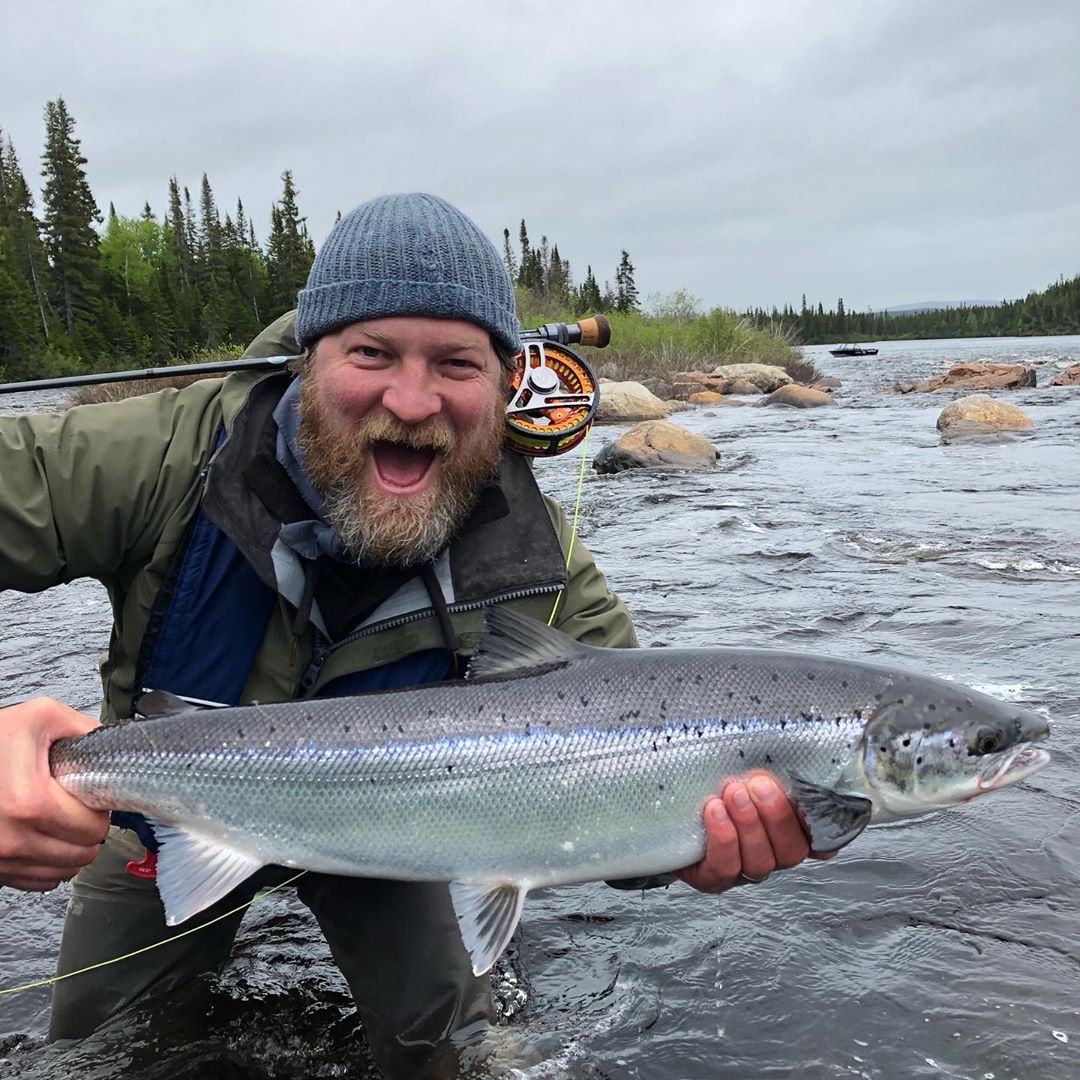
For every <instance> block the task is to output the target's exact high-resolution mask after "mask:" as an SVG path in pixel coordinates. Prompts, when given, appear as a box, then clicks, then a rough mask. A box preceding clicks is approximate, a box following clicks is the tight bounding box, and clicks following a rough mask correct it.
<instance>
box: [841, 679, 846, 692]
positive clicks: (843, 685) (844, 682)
mask: <svg viewBox="0 0 1080 1080" xmlns="http://www.w3.org/2000/svg"><path fill="white" fill-rule="evenodd" d="M840 685H841V686H842V687H843V688H844V689H845V690H846V689H847V679H841V680H840Z"/></svg>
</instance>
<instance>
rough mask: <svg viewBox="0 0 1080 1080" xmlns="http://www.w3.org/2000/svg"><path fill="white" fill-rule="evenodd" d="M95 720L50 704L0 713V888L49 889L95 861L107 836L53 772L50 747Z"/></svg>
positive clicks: (100, 818) (104, 823)
mask: <svg viewBox="0 0 1080 1080" xmlns="http://www.w3.org/2000/svg"><path fill="white" fill-rule="evenodd" d="M97 726H98V724H97V721H95V720H92V719H91V718H90V717H88V716H83V715H82V714H81V713H78V712H76V711H75V710H74V709H70V708H68V706H66V705H63V704H61V703H60V702H58V701H53V700H52V699H49V698H38V699H35V700H34V701H28V702H24V703H23V704H22V705H14V706H11V707H10V708H7V709H0V884H7V885H12V886H14V887H15V888H22V889H28V890H33V891H39V892H40V891H47V890H48V889H53V888H55V887H56V886H57V885H58V884H59V883H60V882H61V881H66V880H67V879H68V878H70V877H73V876H74V875H75V874H76V873H78V871H79V870H80V869H81V868H82V867H83V866H86V865H87V864H88V863H89V862H91V861H92V860H93V859H94V857H95V855H96V854H97V851H98V847H99V845H100V844H101V842H102V841H103V840H104V839H105V837H106V835H107V834H108V831H109V817H108V814H107V813H106V812H104V811H100V810H91V809H89V808H88V807H87V806H85V805H84V804H83V803H81V802H80V801H79V800H78V799H76V798H75V797H74V796H73V795H71V794H69V793H68V792H67V791H65V790H64V789H63V788H62V787H61V786H60V785H59V784H58V783H56V781H55V780H53V778H52V774H51V773H50V771H49V747H50V746H51V745H52V743H53V742H55V741H56V740H57V739H58V738H63V737H64V736H71V735H81V734H84V733H85V732H87V731H90V730H92V729H93V728H95V727H97Z"/></svg>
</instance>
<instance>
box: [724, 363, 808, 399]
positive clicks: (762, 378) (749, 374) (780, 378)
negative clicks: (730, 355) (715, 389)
mask: <svg viewBox="0 0 1080 1080" xmlns="http://www.w3.org/2000/svg"><path fill="white" fill-rule="evenodd" d="M713 376H714V377H716V376H720V377H722V378H725V379H732V380H735V379H740V380H745V381H746V382H748V383H753V385H754V386H756V387H757V388H758V390H760V391H761V392H762V393H763V394H771V393H772V392H773V391H774V390H777V389H779V388H780V387H781V386H787V385H788V383H793V382H794V381H795V380H794V379H793V378H792V377H791V376H790V375H789V374H788V373H787V372H786V371H785V370H784V369H783V368H781V367H774V366H773V365H772V364H722V365H721V366H720V367H718V368H714V369H713ZM729 393H730V391H729Z"/></svg>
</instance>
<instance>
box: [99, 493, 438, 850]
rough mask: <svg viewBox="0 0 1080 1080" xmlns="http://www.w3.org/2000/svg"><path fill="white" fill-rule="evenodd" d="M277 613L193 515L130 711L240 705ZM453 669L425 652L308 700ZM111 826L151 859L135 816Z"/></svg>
mask: <svg viewBox="0 0 1080 1080" xmlns="http://www.w3.org/2000/svg"><path fill="white" fill-rule="evenodd" d="M276 606H277V594H276V593H275V592H274V591H273V590H272V589H270V588H269V587H268V586H267V585H266V584H264V583H263V581H262V580H261V579H260V578H259V576H258V575H257V574H256V573H255V571H254V570H253V569H252V567H251V564H250V563H249V562H248V561H247V559H245V558H244V556H243V555H242V554H241V553H240V551H239V549H238V548H237V547H236V545H235V544H234V543H233V542H232V541H231V540H230V539H229V538H228V537H227V536H226V535H225V533H224V532H222V530H221V529H220V528H218V526H217V525H216V524H215V523H214V522H213V521H211V520H210V519H209V518H208V517H206V515H205V514H203V513H202V511H201V510H200V511H199V512H198V513H197V514H196V517H195V520H194V523H193V525H192V527H191V528H190V530H189V533H188V539H187V543H186V544H185V546H184V548H183V550H182V552H181V553H180V554H179V555H178V556H177V558H176V559H175V560H174V562H173V566H172V567H171V569H170V571H169V574H168V576H167V578H166V581H165V583H164V584H163V585H162V588H161V591H160V592H159V593H158V596H157V598H156V599H155V601H154V608H153V611H152V612H151V616H150V620H149V622H148V623H147V628H146V633H145V635H144V636H143V641H142V646H141V648H140V652H139V665H138V673H137V676H136V693H135V696H134V697H135V703H136V705H137V704H138V698H139V695H140V694H142V693H144V692H145V691H147V690H166V691H168V692H169V693H172V694H176V695H177V696H179V697H186V698H195V699H197V700H200V701H212V702H216V703H219V704H223V705H238V704H240V703H241V701H240V699H241V696H242V695H243V692H244V686H245V685H246V684H247V680H248V675H249V674H250V672H251V666H252V664H253V663H254V661H255V655H256V653H257V652H258V651H259V645H260V644H261V642H262V639H263V635H264V634H265V632H266V624H267V621H268V620H269V618H270V616H271V615H272V614H273V612H274V609H275V608H276ZM316 632H317V631H316ZM452 666H453V656H452V654H451V652H450V650H449V649H425V650H423V651H421V652H416V653H413V654H412V655H410V656H404V657H402V658H401V659H399V660H397V661H395V662H393V663H391V664H385V665H383V666H382V667H376V668H371V669H368V670H366V671H357V672H354V673H352V674H348V675H343V676H340V677H339V678H337V679H334V680H333V681H332V682H329V683H327V684H326V685H325V686H323V687H322V688H321V689H320V690H319V691H318V692H317V693H316V694H315V695H314V696H315V697H345V696H348V695H353V694H362V693H366V692H369V691H372V690H389V689H395V688H397V687H401V686H417V685H419V684H420V683H425V682H436V681H438V680H440V679H445V678H446V677H447V676H448V675H449V674H450V671H451V669H452ZM112 821H113V824H114V825H117V826H119V827H121V828H127V829H134V831H135V832H136V833H137V834H138V836H139V839H140V840H141V841H142V842H143V845H144V846H145V847H146V848H147V850H148V851H150V852H152V853H154V852H156V851H157V849H158V845H157V842H156V840H155V839H154V835H153V832H152V830H151V829H150V828H149V826H148V825H147V823H146V821H145V820H144V819H143V817H142V815H141V814H131V813H125V812H119V811H114V812H113V815H112Z"/></svg>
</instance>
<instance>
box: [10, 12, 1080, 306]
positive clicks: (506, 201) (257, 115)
mask: <svg viewBox="0 0 1080 1080" xmlns="http://www.w3.org/2000/svg"><path fill="white" fill-rule="evenodd" d="M0 39H2V42H3V44H2V48H0V129H2V130H3V132H4V133H5V135H6V136H8V137H10V138H11V139H12V141H13V142H14V144H15V148H16V151H17V153H18V154H19V158H20V160H21V162H22V164H23V167H24V169H25V171H26V173H27V176H28V179H30V181H31V183H32V184H34V185H35V186H36V187H37V188H38V190H40V177H39V176H38V174H37V169H38V164H39V160H40V154H41V148H42V139H43V128H44V125H43V120H42V112H43V108H44V105H45V102H46V101H47V100H49V99H51V98H55V97H57V96H63V97H64V98H65V99H66V101H67V104H68V107H69V109H70V111H71V113H72V115H73V116H74V118H75V121H76V132H77V135H78V137H79V138H80V139H81V142H82V150H83V153H84V155H85V156H86V158H87V159H88V162H89V164H88V166H87V172H88V175H89V179H90V184H91V187H92V188H93V191H94V194H95V196H96V198H97V200H98V203H99V204H100V206H101V207H102V209H105V208H107V207H108V204H109V202H110V201H111V202H113V203H114V204H115V206H116V209H117V212H118V213H121V214H129V215H136V214H138V213H139V212H140V210H141V209H142V206H143V203H144V201H145V200H147V199H149V201H150V204H151V206H152V207H153V208H154V210H155V211H156V212H157V213H158V215H159V216H160V214H161V213H162V211H163V209H164V205H165V194H166V189H167V183H168V179H169V177H170V176H173V175H175V176H176V177H177V178H178V179H179V180H180V182H181V183H182V184H186V185H187V186H188V187H189V188H191V190H192V194H193V196H195V197H197V194H198V187H199V182H200V178H201V176H202V173H203V172H206V173H208V174H209V177H210V182H211V184H212V186H213V189H214V192H215V194H216V196H217V199H218V204H219V206H220V207H221V208H222V209H223V210H225V209H231V208H233V207H234V206H235V202H236V198H237V196H239V197H241V198H242V199H243V201H244V205H245V208H246V209H247V210H248V212H249V214H250V215H251V216H252V218H253V219H254V222H255V226H256V231H257V232H258V234H259V236H260V238H264V237H265V235H266V233H267V231H268V229H269V213H270V205H271V203H272V201H273V200H275V199H276V198H277V197H278V196H279V194H280V189H281V181H280V175H281V172H282V170H283V169H286V168H289V169H292V170H293V174H294V177H295V181H296V184H297V186H298V187H299V190H300V208H301V211H302V212H303V213H305V214H306V215H307V218H308V225H309V228H310V230H311V233H312V236H313V237H314V239H315V241H316V243H317V244H318V243H319V242H320V241H321V240H322V238H323V237H324V236H325V235H326V232H327V230H328V229H329V228H330V226H331V224H332V223H333V220H334V216H335V214H336V212H337V211H338V210H339V209H340V210H347V209H349V208H350V207H351V206H354V205H356V204H357V203H359V202H362V201H363V200H365V199H367V198H370V197H371V196H373V195H377V194H381V193H384V192H389V191H410V190H426V191H431V192H434V193H436V194H439V195H442V196H444V197H446V198H448V199H450V201H452V202H454V203H455V204H456V205H458V206H459V207H461V208H462V209H463V210H465V211H466V213H468V214H469V215H470V216H472V217H473V218H474V219H475V220H476V221H477V222H478V223H479V224H480V225H481V227H482V228H484V229H485V230H486V231H487V232H488V234H489V235H490V236H491V237H492V238H493V239H494V240H496V242H499V241H500V238H501V234H502V230H503V228H504V226H509V227H510V230H511V233H512V234H513V236H514V237H515V239H516V235H517V228H518V223H519V221H520V220H521V218H522V217H524V218H525V220H526V222H527V225H528V228H529V232H530V236H531V238H532V239H533V240H534V242H537V243H538V242H539V240H540V236H541V234H546V235H547V236H548V237H550V238H551V239H552V240H554V241H556V242H557V243H558V245H559V249H560V251H561V253H562V255H563V256H564V257H566V258H568V259H569V260H570V263H571V268H572V271H573V274H574V277H575V280H578V281H580V279H581V277H582V276H583V275H584V272H585V267H586V264H587V263H591V264H592V266H593V270H594V272H595V273H596V275H597V277H598V278H599V279H600V280H601V282H602V281H603V280H604V279H605V278H607V279H612V278H613V277H614V268H615V266H616V264H617V262H618V259H619V252H620V250H621V249H622V248H626V249H627V250H628V251H629V252H630V256H631V259H632V261H633V263H634V265H635V267H636V269H637V274H636V277H637V284H638V288H639V290H640V292H641V294H642V297H645V296H647V295H648V294H650V293H654V292H661V293H666V292H670V291H672V290H674V289H678V288H684V289H687V290H689V291H690V292H691V293H693V294H695V295H696V296H698V297H700V298H701V299H702V300H703V302H704V304H705V305H706V306H711V305H713V304H722V305H724V306H729V307H734V308H738V309H742V308H744V307H747V306H750V305H762V306H770V305H772V304H774V303H775V304H778V305H782V304H783V303H784V302H785V301H787V302H790V303H792V304H794V305H796V306H797V305H798V303H799V299H800V295H801V294H802V293H804V292H805V293H806V294H807V297H808V298H809V299H810V300H811V302H813V301H816V300H818V299H820V300H822V301H824V303H825V305H826V307H829V306H831V305H833V304H835V302H836V298H837V297H838V296H843V297H844V300H845V303H846V304H847V306H848V307H849V308H858V309H863V308H866V307H875V308H876V307H880V306H884V305H887V304H901V303H905V302H910V301H921V300H963V299H1000V298H1003V297H1010V298H1011V297H1015V296H1022V295H1024V294H1025V293H1027V292H1028V291H1030V290H1032V289H1037V288H1042V287H1044V286H1045V285H1047V284H1048V283H1049V282H1051V281H1053V280H1055V279H1056V278H1057V277H1058V276H1059V275H1061V274H1065V275H1066V276H1072V275H1074V274H1077V273H1080V108H1078V106H1080V4H1077V3H1075V2H1074V0H1008V2H1000V0H890V2H884V0H878V2H875V0H723V2H720V0H713V2H708V0H693V2H687V0H665V2H663V3H657V2H656V0H597V2H593V0H573V2H569V0H545V2H540V0H515V2H513V3H507V2H506V0H455V2H452V3H451V2H446V0H444V2H441V3H432V2H429V0H414V2H411V3H410V2H404V0H399V2H396V3H395V2H394V0H383V2H381V3H377V4H376V3H369V2H349V0H325V2H324V0H307V2H306V3H286V2H283V0H259V2H253V0H214V2H212V3H209V2H207V0H187V2H184V3H177V2H175V0H168V2H167V3H162V2H157V0H140V2H138V3H136V2H134V0H93V2H61V0H37V2H35V3H26V2H25V0H0ZM38 208H39V210H40V200H39V203H38Z"/></svg>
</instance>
